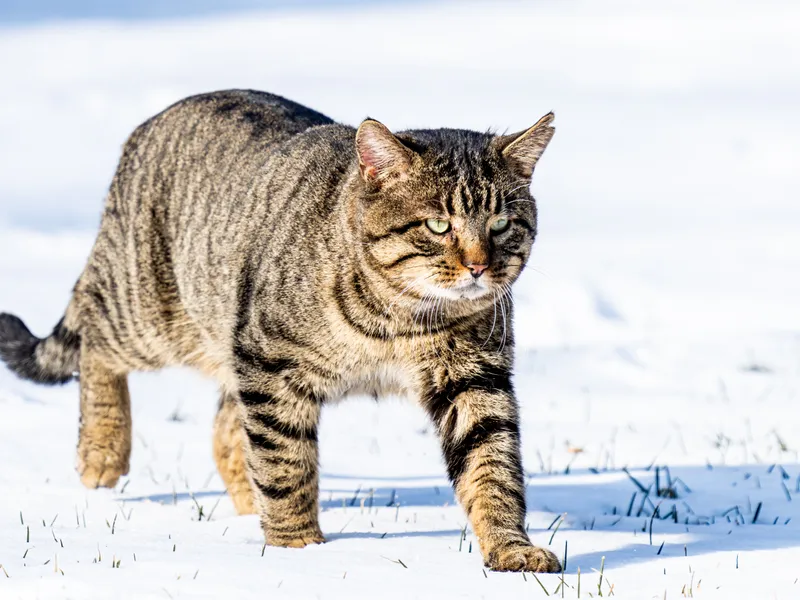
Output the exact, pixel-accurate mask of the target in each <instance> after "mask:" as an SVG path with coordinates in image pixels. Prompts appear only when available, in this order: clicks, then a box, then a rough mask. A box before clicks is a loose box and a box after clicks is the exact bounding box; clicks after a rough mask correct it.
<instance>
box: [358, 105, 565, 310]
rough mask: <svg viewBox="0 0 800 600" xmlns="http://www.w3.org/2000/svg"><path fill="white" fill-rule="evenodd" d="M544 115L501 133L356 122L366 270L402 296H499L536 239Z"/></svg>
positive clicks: (549, 130) (466, 298)
mask: <svg viewBox="0 0 800 600" xmlns="http://www.w3.org/2000/svg"><path fill="white" fill-rule="evenodd" d="M551 121H552V116H551V115H548V116H547V117H545V118H544V119H542V120H541V121H540V122H539V123H537V125H535V126H534V127H532V128H531V129H529V130H527V131H525V132H523V133H521V134H518V135H514V136H503V137H495V136H491V135H488V134H480V133H474V132H468V131H455V130H435V131H417V132H409V133H403V134H398V136H393V135H392V134H391V133H389V132H388V130H386V129H385V128H383V126H382V125H380V124H379V123H377V122H375V121H367V122H365V123H364V124H362V127H361V128H360V129H359V135H358V137H357V146H358V149H359V159H360V165H361V172H362V176H363V178H364V181H365V184H366V186H367V189H368V191H367V193H366V194H365V196H364V198H363V200H362V205H363V207H362V213H361V214H362V215H363V230H364V243H365V244H366V256H367V260H369V261H370V264H371V266H372V267H373V268H374V269H376V270H378V271H379V272H381V273H382V274H383V275H384V276H385V278H386V279H387V280H388V281H390V282H391V283H392V287H394V288H395V289H398V290H400V292H402V294H403V295H404V296H405V297H407V298H409V299H411V298H416V299H418V300H420V301H422V300H434V299H445V300H449V301H456V302H471V301H475V300H478V299H481V298H483V299H489V300H494V299H496V298H497V297H498V296H499V295H502V294H505V293H507V292H508V288H509V286H510V285H511V284H512V283H513V282H514V281H515V280H516V279H517V277H519V274H520V273H521V271H522V269H523V268H524V266H525V263H526V261H527V259H528V256H529V255H530V251H531V246H532V244H533V240H534V237H535V235H536V206H535V203H534V200H533V198H532V197H531V195H530V192H529V186H530V177H531V175H532V172H533V166H534V165H535V162H536V160H537V159H538V157H539V156H540V155H541V153H542V152H543V151H544V148H545V147H546V145H547V142H548V141H549V140H550V138H551V137H552V135H553V131H554V130H553V129H552V128H551V127H549V123H550V122H551ZM373 124H374V125H373ZM365 126H367V127H368V129H367V130H366V131H365ZM365 139H366V141H365Z"/></svg>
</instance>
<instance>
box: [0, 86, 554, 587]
mask: <svg viewBox="0 0 800 600" xmlns="http://www.w3.org/2000/svg"><path fill="white" fill-rule="evenodd" d="M553 119H554V116H553V114H552V113H550V114H548V115H546V116H544V117H543V118H542V119H540V120H539V121H538V122H537V123H536V124H535V125H533V126H532V127H530V128H529V129H527V130H524V131H522V132H520V133H517V134H514V135H493V134H491V133H477V132H473V131H465V130H457V129H435V130H415V131H405V132H402V133H397V134H393V133H391V132H390V131H389V129H387V128H386V127H385V126H384V125H383V124H381V123H380V122H378V121H376V120H373V119H366V120H364V121H363V122H362V123H361V124H360V126H359V127H358V128H357V129H356V128H353V127H349V126H346V125H341V124H337V123H335V122H334V121H332V120H331V119H329V118H328V117H326V116H324V115H322V114H320V113H318V112H316V111H313V110H311V109H309V108H306V107H304V106H301V105H299V104H296V103H294V102H291V101H289V100H286V99H284V98H281V97H280V96H276V95H272V94H267V93H264V92H256V91H249V90H229V91H221V92H214V93H208V94H202V95H198V96H193V97H190V98H187V99H184V100H182V101H180V102H178V103H176V104H174V105H172V106H171V107H169V108H167V109H166V110H164V111H163V112H161V113H160V114H158V115H156V116H154V117H153V118H151V119H150V120H148V121H146V122H145V123H144V124H142V125H140V126H139V127H138V128H137V129H136V130H135V131H134V132H133V134H132V135H131V136H130V138H129V139H128V140H127V142H126V144H125V146H124V149H123V153H122V157H121V159H120V162H119V166H118V169H117V171H116V174H115V175H114V178H113V180H112V183H111V187H110V190H109V193H108V197H107V200H106V203H105V208H104V212H103V216H102V221H101V225H100V230H99V233H98V235H97V239H96V241H95V244H94V247H93V249H92V251H91V254H90V256H89V259H88V263H87V265H86V267H85V269H84V271H83V273H82V274H81V276H80V278H79V280H78V282H77V283H76V285H75V288H74V293H73V295H72V298H71V300H70V302H69V305H68V308H67V310H66V313H65V315H64V317H63V319H62V320H61V321H60V322H59V323H58V325H57V326H56V327H55V329H54V331H53V333H52V334H51V335H50V336H49V337H47V338H44V339H39V338H37V337H35V336H34V335H33V334H32V333H31V332H30V331H29V330H28V329H27V327H26V326H25V325H24V324H23V322H22V321H21V320H19V319H18V318H17V317H15V316H12V315H9V314H2V315H0V358H2V359H3V360H4V361H5V362H6V364H7V365H8V367H9V368H10V369H11V370H12V371H14V372H15V373H16V374H17V375H19V376H21V377H23V378H27V379H30V380H33V381H36V382H40V383H45V384H58V383H63V382H66V381H69V380H70V379H73V378H75V377H76V376H77V377H78V378H79V381H80V414H81V416H80V427H79V442H78V458H77V470H78V472H79V474H80V477H81V481H82V482H83V483H84V484H85V485H86V486H88V487H90V488H94V487H98V486H104V487H113V486H114V485H116V483H117V481H118V479H119V477H120V476H122V475H124V474H126V473H127V472H128V467H129V457H130V451H131V412H130V397H129V395H128V387H127V374H128V373H130V372H132V371H147V370H155V369H160V368H162V367H166V366H169V365H188V366H192V367H195V368H197V369H199V370H200V371H202V372H204V373H206V374H208V375H210V376H212V377H214V378H215V379H216V380H217V381H218V382H219V385H220V388H221V390H222V391H221V401H220V406H219V412H218V414H217V417H216V420H215V425H214V457H215V460H216V462H217V466H218V468H219V472H220V475H221V476H222V479H223V481H224V483H225V485H226V488H227V491H228V493H229V494H230V496H231V498H232V500H233V503H234V505H235V507H236V509H237V510H238V511H239V512H240V513H251V512H255V513H257V514H258V515H259V516H260V521H261V525H262V528H263V530H264V534H265V538H266V542H267V543H268V544H271V545H275V546H284V547H303V546H306V545H307V544H313V543H320V542H323V541H324V538H323V535H322V532H321V530H320V527H319V521H318V495H319V494H318V472H317V469H318V447H317V423H318V420H319V416H320V410H321V408H322V406H323V405H324V404H325V403H326V402H328V401H330V400H334V399H336V398H339V397H341V396H343V395H344V394H347V393H355V392H365V393H369V394H375V395H383V394H388V393H392V394H394V393H397V394H404V395H406V396H409V397H411V398H413V399H414V400H416V402H418V403H419V404H420V405H421V406H422V407H423V408H424V409H425V410H426V411H427V413H428V414H429V415H430V418H431V419H432V421H433V423H434V424H435V427H436V431H437V433H438V435H439V437H440V439H441V446H442V451H443V455H444V461H445V464H446V468H447V473H448V475H449V478H450V480H451V481H452V484H453V486H454V489H455V493H456V496H457V497H458V499H459V501H460V503H461V505H462V507H463V508H464V510H465V512H466V514H467V516H468V517H469V520H470V523H471V525H472V528H473V530H474V532H475V534H476V536H477V539H478V541H479V544H480V549H481V552H482V555H483V558H484V561H485V563H486V565H487V566H488V567H490V568H492V569H495V570H511V571H538V572H554V571H558V570H559V569H560V565H559V562H558V559H557V558H556V557H555V555H554V554H553V553H552V552H550V551H549V550H546V549H543V548H538V547H535V546H533V545H532V544H531V542H530V540H529V538H528V535H527V534H526V532H525V525H524V516H525V485H524V482H523V470H522V464H521V457H520V442H519V411H518V405H517V401H516V399H515V396H514V391H513V386H512V381H511V370H512V363H513V346H514V344H513V342H514V338H513V331H512V303H511V296H510V286H511V284H512V283H513V282H514V281H515V280H516V279H517V278H518V277H519V275H520V273H521V272H522V270H523V268H524V267H525V264H526V261H527V259H528V256H529V254H530V252H531V247H532V244H533V242H534V238H535V236H536V227H537V220H536V214H537V213H536V206H535V202H534V199H533V197H532V196H531V194H530V189H529V188H530V182H531V177H532V175H533V171H534V167H535V165H536V163H537V161H538V160H539V158H540V156H541V155H542V153H543V152H544V150H545V148H546V147H547V145H548V143H549V141H550V139H551V138H552V136H553V134H554V132H555V130H554V128H553V127H552V126H551V123H552V121H553Z"/></svg>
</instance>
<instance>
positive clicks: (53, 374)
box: [0, 310, 81, 385]
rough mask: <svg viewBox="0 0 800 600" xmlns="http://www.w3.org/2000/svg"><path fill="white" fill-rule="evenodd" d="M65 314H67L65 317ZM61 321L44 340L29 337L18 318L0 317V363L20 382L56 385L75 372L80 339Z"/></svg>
mask: <svg viewBox="0 0 800 600" xmlns="http://www.w3.org/2000/svg"><path fill="white" fill-rule="evenodd" d="M68 315H69V310H68V311H67V316H68ZM66 321H67V317H66V316H65V317H64V318H62V319H61V320H60V321H59V322H58V325H56V326H55V328H54V329H53V333H51V334H50V335H49V336H48V337H46V338H38V337H36V336H35V335H33V334H32V333H31V332H30V330H29V329H28V328H27V327H26V326H25V323H23V322H22V320H20V319H19V318H18V317H15V316H14V315H9V314H7V313H0V360H2V361H3V362H5V363H6V365H8V368H9V369H10V370H11V371H12V372H14V373H15V374H16V375H17V376H18V377H21V378H22V379H28V380H30V381H33V382H35V383H43V384H46V385H56V384H60V383H66V382H68V381H70V380H71V379H73V378H74V377H75V375H76V374H77V372H78V360H79V358H80V352H81V338H80V335H79V334H78V333H77V332H76V331H74V330H73V329H71V328H69V327H68V326H67V325H66V324H65V322H66Z"/></svg>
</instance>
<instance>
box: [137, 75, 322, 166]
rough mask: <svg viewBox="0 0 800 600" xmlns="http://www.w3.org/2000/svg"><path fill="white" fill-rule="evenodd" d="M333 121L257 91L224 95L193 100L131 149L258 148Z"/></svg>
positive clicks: (169, 112) (165, 115)
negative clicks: (162, 145)
mask: <svg viewBox="0 0 800 600" xmlns="http://www.w3.org/2000/svg"><path fill="white" fill-rule="evenodd" d="M331 123H333V120H332V119H330V118H328V117H326V116H325V115H323V114H321V113H319V112H317V111H315V110H312V109H310V108H308V107H306V106H303V105H302V104H298V103H297V102H293V101H291V100H288V99H286V98H283V97H282V96H278V95H276V94H270V93H268V92H260V91H256V90H221V91H216V92H208V93H205V94H198V95H196V96H189V97H188V98H184V99H183V100H180V101H178V102H176V103H175V104H173V105H171V106H169V107H168V108H166V109H165V110H163V111H162V112H160V113H158V114H157V115H155V116H154V117H152V118H151V119H148V120H147V121H146V122H144V123H143V124H142V125H140V126H139V127H138V128H137V129H136V131H135V132H134V133H133V134H132V135H131V137H130V139H129V141H128V144H129V145H130V144H133V145H138V144H139V143H141V142H143V141H145V140H147V141H149V142H154V141H157V140H158V139H159V138H161V139H170V138H172V139H175V141H177V142H178V144H176V145H174V146H173V149H174V150H176V151H179V152H180V151H186V150H190V149H191V142H192V141H195V140H199V141H202V142H204V143H208V141H210V140H212V139H213V140H216V141H217V142H218V143H220V144H225V143H231V142H237V141H238V142H239V143H241V144H242V145H247V146H251V147H253V148H254V149H258V150H263V149H264V148H265V147H268V146H271V145H274V144H277V143H281V142H283V141H285V140H287V139H289V138H290V137H292V136H294V135H296V134H298V133H301V132H303V131H305V130H306V129H308V128H310V127H315V126H318V125H328V124H331Z"/></svg>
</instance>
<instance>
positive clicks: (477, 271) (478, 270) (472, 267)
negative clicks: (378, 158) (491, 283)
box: [465, 263, 489, 279]
mask: <svg viewBox="0 0 800 600" xmlns="http://www.w3.org/2000/svg"><path fill="white" fill-rule="evenodd" d="M465 266H466V267H467V268H468V269H469V272H470V273H472V276H473V277H474V278H475V279H477V278H478V277H480V276H481V275H483V272H484V271H485V270H486V269H487V268H488V266H489V265H477V264H475V263H470V264H468V265H465Z"/></svg>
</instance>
